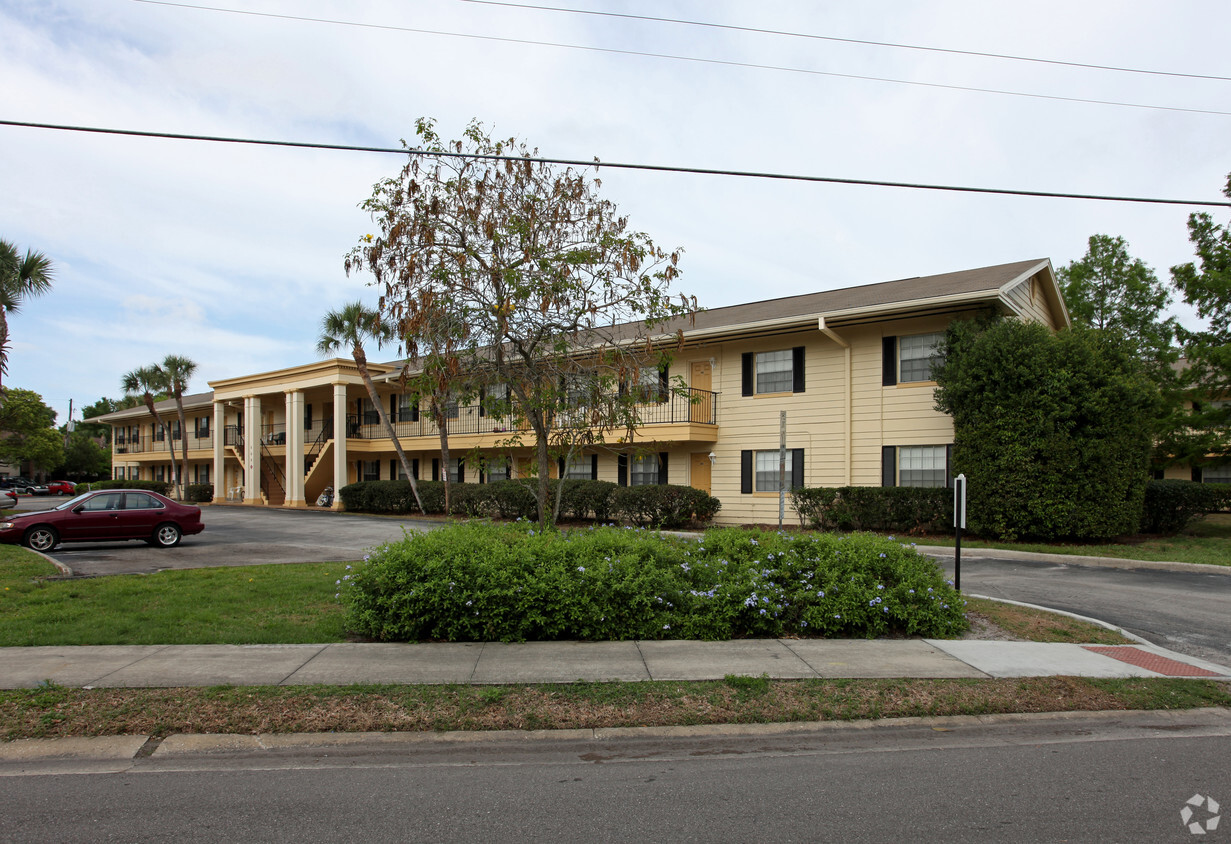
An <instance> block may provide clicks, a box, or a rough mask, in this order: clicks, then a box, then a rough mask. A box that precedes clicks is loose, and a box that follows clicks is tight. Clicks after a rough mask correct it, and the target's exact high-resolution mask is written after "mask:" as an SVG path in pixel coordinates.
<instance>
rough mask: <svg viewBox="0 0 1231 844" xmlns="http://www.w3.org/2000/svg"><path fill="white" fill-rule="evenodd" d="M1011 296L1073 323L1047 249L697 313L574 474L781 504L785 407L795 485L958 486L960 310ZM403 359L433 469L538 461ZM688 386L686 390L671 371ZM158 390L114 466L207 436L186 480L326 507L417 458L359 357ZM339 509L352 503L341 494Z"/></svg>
mask: <svg viewBox="0 0 1231 844" xmlns="http://www.w3.org/2000/svg"><path fill="white" fill-rule="evenodd" d="M987 312H995V313H999V314H1003V315H1007V316H1011V317H1016V318H1019V319H1023V320H1030V321H1037V322H1041V323H1043V324H1045V325H1047V326H1049V327H1050V328H1052V329H1059V328H1061V327H1065V326H1067V325H1068V324H1069V317H1068V313H1067V311H1066V309H1065V306H1064V302H1063V299H1062V297H1061V295H1060V291H1059V288H1058V286H1057V282H1056V277H1055V274H1054V272H1053V269H1052V266H1051V262H1050V261H1049V260H1047V259H1038V260H1031V261H1021V262H1017V263H1012V264H1003V265H999V266H992V267H984V268H981V269H974V270H966V271H962V272H954V273H946V274H943V275H935V276H928V277H923V278H910V279H902V280H898V281H889V282H884V283H880V284H869V285H863V286H859V287H850V288H846V289H842V290H830V291H824V292H820V293H810V294H805V295H800V296H790V297H785V298H780V299H771V300H767V301H760V302H752V303H749V304H743V305H735V306H731V307H724V308H714V309H711V310H707V311H703V312H702V313H700V314H698V315H697V317H696V319H695V321H691V322H689V323H686V324H682V325H681V326H680V328H681V329H682V331H683V346H682V348H675V337H674V336H673V337H672V338H671V339H672V347H673V348H672V352H671V354H672V361H671V364H670V368H669V370H668V371H667V372H664V373H661V374H660V373H652V374H651V376H652V377H651V379H650V380H656V381H657V382H658V384H657V385H656V384H651V383H649V382H648V381H647V383H646V384H643V385H638V387H639V388H640V389H642V390H643V391H644V395H645V396H646V401H645V403H644V404H643V405H641V406H640V425H639V426H638V428H637V429H636V437H635V441H634V442H633V443H631V444H628V443H624V444H619V445H610V446H605V447H602V448H599V449H594V450H592V451H590V452H587V453H584V454H582V455H580V456H579V457H577V458H575V459H574V460H572V461H571V463H570V464H569V465H561V466H560V467H559V471H560V472H562V473H563V474H564V476H565V477H571V478H597V479H602V480H609V481H612V482H615V483H619V484H630V485H637V484H647V483H669V484H687V485H691V486H694V487H697V488H699V489H702V490H705V491H706V492H709V493H710V494H712V495H714V496H716V497H718V498H719V499H721V501H722V505H723V506H722V510H721V512H720V514H719V518H718V521H719V522H722V523H733V524H740V523H752V522H773V521H775V520H776V519H777V514H778V494H777V490H778V472H779V441H780V431H781V427H782V413H783V412H785V414H786V417H785V430H786V444H787V449H788V452H789V459H788V461H787V466H786V471H787V474H788V486H799V485H804V486H839V485H846V484H854V485H866V486H875V485H903V486H944V485H946V484H947V483H948V482H949V479H950V473H949V458H950V456H951V447H952V442H953V424H952V421H951V420H950V419H949V417H947V416H946V415H944V414H942V413H939V412H938V411H936V410H935V409H934V407H933V391H934V388H935V382H934V381H932V379H931V369H932V365H933V363H934V362H935V355H936V346H937V343H938V342H939V340H940V338H941V336H942V335H943V332H944V330H945V328H946V326H947V325H948V324H949V323H950V322H951V321H953V320H955V319H961V318H968V317H973V316H975V315H977V314H980V313H987ZM400 369H401V363H400V362H393V363H388V364H370V365H369V370H370V372H371V373H372V375H373V378H374V380H375V381H376V384H377V387H378V391H379V394H380V400H381V403H382V405H383V407H384V408H385V410H386V412H387V413H388V414H389V417H390V420H391V421H392V422H393V424H394V426H395V429H396V431H397V434H398V438H399V440H400V442H401V444H402V447H403V449H404V451H405V452H406V454H407V456H408V457H409V458H410V459H411V462H412V471H413V472H415V473H416V474H417V476H418V477H419V478H433V479H439V478H440V477H441V476H442V475H443V474H444V473H446V472H447V473H448V475H449V477H450V478H451V479H452V480H456V481H463V482H478V483H489V482H492V481H496V480H502V479H505V478H508V477H518V476H524V475H525V474H526V473H527V471H528V469H529V467H530V465H531V462H532V460H533V456H532V454H533V442H531V441H529V439H528V437H527V436H525V434H524V433H523V436H522V438H521V442H520V444H518V445H517V446H515V447H511V446H510V445H509V443H508V440H509V438H510V437H511V436H512V435H513V434H514V433H516V432H515V431H514V430H513V429H514V428H515V427H516V425H517V420H516V419H515V418H512V417H502V416H500V415H498V414H494V413H490V412H488V408H487V407H486V406H485V405H484V404H483V403H482V402H475V403H473V404H470V405H457V406H452V405H451V406H450V407H449V410H448V413H449V430H450V437H449V448H450V454H451V455H455V457H454V459H451V460H450V463H449V465H448V466H442V465H441V460H440V448H439V438H438V433H437V431H436V429H435V427H434V426H433V425H432V423H431V420H430V418H429V414H428V413H427V412H426V411H424V410H423V409H422V408H421V407H420V406H419V405H418V403H417V402H416V401H414V400H413V398H412V397H411V396H409V395H407V394H405V393H403V392H402V391H401V390H400V389H399V387H398V384H397V381H396V376H397V374H398V372H399V371H400ZM677 378H678V379H681V380H682V381H683V383H685V384H686V385H687V390H686V391H685V392H686V394H685V395H679V394H677V393H676V391H674V390H671V389H661V388H657V389H656V386H658V385H662V384H666V383H677V382H676V379H677ZM210 387H211V388H212V392H209V393H201V394H198V395H193V396H187V397H185V402H184V403H185V411H186V414H187V417H188V421H187V425H186V426H185V428H184V429H183V430H180V427H179V423H178V421H177V420H175V421H173V419H174V417H175V407H174V403H173V402H169V401H168V402H162V403H161V404H160V405H158V406H157V407H156V409H157V410H158V412H159V414H160V415H161V416H163V417H164V418H165V419H166V420H167V422H168V428H167V431H166V433H165V434H163V435H162V439H159V435H158V434H157V433H156V432H155V430H154V426H153V424H152V420H151V419H150V417H149V413H148V411H146V410H145V409H144V408H134V409H131V410H125V411H120V412H117V413H112V414H109V415H107V416H106V417H102V419H103V420H104V421H108V422H110V423H111V424H112V425H113V430H114V436H115V439H114V442H115V449H114V458H113V459H114V473H115V477H123V478H141V479H166V480H169V479H170V460H171V457H170V454H169V452H168V450H167V446H168V445H174V446H175V448H176V453H177V454H178V452H179V448H180V442H181V439H180V438H182V437H187V439H188V446H189V452H188V455H189V468H188V482H189V483H193V482H198V483H213V484H214V495H215V500H216V501H236V502H242V503H244V504H248V505H253V506H285V507H307V506H312V504H313V502H315V501H316V499H317V497H318V496H319V495H320V494H321V492H322V491H323V490H324V488H325V487H335V488H338V487H341V486H344V485H346V484H347V483H351V482H354V481H359V480H384V479H391V478H398V477H401V476H402V468H401V465H400V462H399V461H398V460H397V457H396V454H395V452H394V449H393V445H392V441H391V440H390V439H389V438H388V437H387V435H386V433H385V432H384V430H383V428H382V426H381V425H380V424H379V419H378V415H377V413H376V412H375V408H374V407H373V406H372V404H371V401H370V399H369V396H368V393H367V390H366V388H365V387H364V385H363V382H362V379H361V378H360V375H359V372H358V370H357V368H356V366H355V364H354V362H353V361H350V360H345V359H333V360H323V361H316V362H313V363H307V364H304V365H302V366H296V367H291V368H288V369H281V370H277V371H273V372H263V373H258V374H252V375H241V376H237V377H234V378H227V379H223V380H219V381H214V382H211V383H210ZM334 506H335V507H340V506H341V503H340V501H338V500H337V499H335V503H334Z"/></svg>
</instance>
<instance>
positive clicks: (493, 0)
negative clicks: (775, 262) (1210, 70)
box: [459, 0, 1231, 82]
mask: <svg viewBox="0 0 1231 844" xmlns="http://www.w3.org/2000/svg"><path fill="white" fill-rule="evenodd" d="M459 2H462V3H474V4H476V5H481V6H507V7H509V8H513V9H533V10H535V11H541V12H564V13H566V14H571V15H595V16H598V17H604V18H625V19H628V20H638V21H652V22H654V23H674V24H680V25H682V26H700V27H707V28H709V29H727V30H732V31H735V32H755V33H757V34H759V35H782V36H786V37H787V38H807V39H809V40H812V41H834V42H838V43H841V44H863V45H866V46H870V47H892V48H894V49H898V50H923V51H926V52H929V53H949V54H951V55H955V56H979V57H981V58H987V59H1005V60H1008V61H1015V62H1034V63H1036V64H1052V65H1059V66H1061V67H1081V68H1087V69H1089V70H1111V71H1116V72H1117V73H1145V74H1149V75H1151V76H1176V77H1180V78H1182V79H1215V80H1218V81H1219V82H1231V76H1214V75H1207V74H1203V73H1179V72H1176V71H1169V70H1145V69H1143V68H1139V67H1121V66H1118V65H1105V64H1086V63H1085V62H1067V61H1061V60H1059V59H1040V58H1035V57H1033V56H1014V55H1009V54H1007V53H984V52H980V51H978V50H955V49H949V48H945V47H925V46H922V45H920V44H898V43H895V42H892V41H867V40H864V39H861V38H839V37H837V36H834V35H813V34H811V33H807V32H791V31H789V30H781V29H758V28H757V27H752V26H736V25H734V24H725V23H711V22H709V21H693V20H681V19H679V18H659V17H654V16H652V15H631V14H626V13H624V12H599V11H594V10H592V9H566V8H562V7H559V6H536V5H532V4H529V3H509V2H504V0H459Z"/></svg>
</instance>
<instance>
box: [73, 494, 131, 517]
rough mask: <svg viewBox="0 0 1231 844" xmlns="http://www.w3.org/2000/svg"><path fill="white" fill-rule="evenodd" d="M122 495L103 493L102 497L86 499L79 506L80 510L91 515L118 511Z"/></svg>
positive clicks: (121, 502)
mask: <svg viewBox="0 0 1231 844" xmlns="http://www.w3.org/2000/svg"><path fill="white" fill-rule="evenodd" d="M123 495H124V493H122V492H105V493H103V494H102V495H96V496H94V497H93V498H87V499H86V500H85V501H84V502H82V505H81V506H82V509H84V510H86V511H87V512H91V513H93V512H97V511H100V510H119V509H120V505H121V504H123V499H122V497H123Z"/></svg>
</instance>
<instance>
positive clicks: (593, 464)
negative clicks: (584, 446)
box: [590, 454, 598, 481]
mask: <svg viewBox="0 0 1231 844" xmlns="http://www.w3.org/2000/svg"><path fill="white" fill-rule="evenodd" d="M590 480H592V481H597V480H598V455H597V454H591V455H590Z"/></svg>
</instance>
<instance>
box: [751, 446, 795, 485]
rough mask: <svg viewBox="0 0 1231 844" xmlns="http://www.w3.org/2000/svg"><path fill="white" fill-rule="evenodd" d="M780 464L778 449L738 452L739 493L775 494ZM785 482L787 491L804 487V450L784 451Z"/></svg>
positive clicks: (780, 458) (792, 449) (790, 449)
mask: <svg viewBox="0 0 1231 844" xmlns="http://www.w3.org/2000/svg"><path fill="white" fill-rule="evenodd" d="M781 462H782V456H781V453H780V451H779V449H776V448H772V449H766V450H764V451H741V452H740V490H739V491H740V492H741V493H743V494H748V493H751V492H777V491H778V473H779V467H780V465H781ZM785 468H786V472H785V481H786V488H787V489H788V490H792V489H795V488H796V487H801V486H803V485H804V450H803V449H802V448H788V449H787V450H786V467H785Z"/></svg>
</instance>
